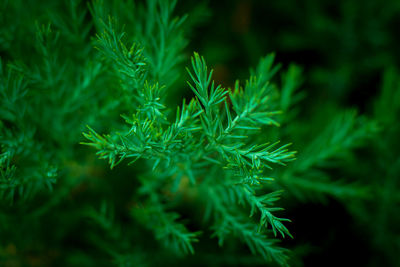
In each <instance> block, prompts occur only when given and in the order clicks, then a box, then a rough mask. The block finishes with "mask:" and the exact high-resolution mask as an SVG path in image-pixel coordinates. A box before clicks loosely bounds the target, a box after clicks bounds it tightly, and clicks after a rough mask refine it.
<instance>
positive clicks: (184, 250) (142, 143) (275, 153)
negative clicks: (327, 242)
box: [0, 0, 400, 266]
mask: <svg viewBox="0 0 400 267" xmlns="http://www.w3.org/2000/svg"><path fill="white" fill-rule="evenodd" d="M36 2H37V1H33V0H31V1H30V0H28V1H19V0H17V1H3V2H2V3H1V4H0V13H1V14H2V16H0V57H1V58H0V237H1V238H0V265H1V266H3V265H4V266H112V265H117V266H181V265H182V266H192V265H207V266H226V265H240V266H241V265H249V266H253V265H265V264H268V265H269V264H271V265H279V266H289V265H293V266H299V265H300V266H301V264H302V261H303V260H304V263H305V264H307V263H308V262H307V260H306V259H307V255H306V251H307V246H308V245H310V246H319V245H320V244H314V243H313V240H312V239H310V240H302V239H301V235H302V234H303V233H302V231H303V232H305V230H304V229H301V228H300V226H299V223H298V221H296V220H293V222H292V218H297V219H299V217H300V218H305V219H303V220H305V221H306V222H307V224H308V223H309V224H311V225H314V224H313V223H314V221H315V218H316V217H318V216H320V215H319V213H318V211H316V210H312V212H311V214H313V216H316V217H310V218H309V214H306V213H304V214H303V212H302V207H303V205H306V204H308V203H322V204H323V205H325V206H323V207H324V209H327V210H328V211H329V212H331V210H330V207H331V206H329V205H331V203H332V202H338V203H340V204H339V205H340V206H341V207H343V209H344V210H345V211H346V212H348V213H349V214H351V222H352V224H354V225H355V227H357V228H359V229H361V230H359V231H360V233H361V234H363V235H366V236H368V237H369V239H368V240H367V241H366V243H367V244H368V245H367V246H368V247H369V248H370V249H371V250H373V251H376V256H375V255H374V256H371V259H372V260H371V265H374V264H375V265H376V264H377V262H379V260H381V259H382V262H383V263H384V264H385V265H387V266H389V265H390V264H392V263H396V262H397V260H398V259H397V258H396V255H397V254H396V252H397V251H398V250H399V249H400V245H399V244H400V239H399V238H398V237H397V236H398V235H396V234H398V233H399V230H400V229H399V228H398V226H399V225H400V217H399V216H398V214H397V213H398V209H397V207H398V203H399V201H400V195H399V192H398V190H399V186H400V183H399V179H398V177H400V161H399V153H398V151H399V149H398V148H399V147H400V142H399V138H398V137H399V135H400V126H399V123H398V122H397V120H398V118H399V117H400V93H399V92H400V79H399V78H398V73H399V72H398V69H397V67H398V66H396V65H395V63H394V61H390V62H391V63H392V64H391V65H392V66H385V67H386V68H385V70H383V69H381V67H382V66H383V65H385V64H384V61H382V58H385V57H386V56H385V55H386V54H385V53H384V52H382V54H379V55H377V56H376V57H375V56H374V55H369V56H370V58H369V60H370V61H369V62H370V63H368V62H364V61H363V62H361V63H360V64H359V63H358V61H357V60H354V62H353V61H352V60H350V61H351V62H349V60H348V59H347V58H346V55H348V54H351V53H352V52H353V51H354V49H353V48H352V45H351V39H349V40H347V39H346V38H344V39H342V38H341V35H342V32H341V31H339V30H337V29H344V33H345V34H346V36H349V35H351V33H352V31H350V30H349V29H350V28H351V27H350V26H349V27H347V26H346V25H353V23H355V22H354V21H352V20H350V18H351V16H350V13H351V12H350V11H349V10H350V9H352V7H354V6H356V4H355V2H354V1H350V2H349V3H348V4H343V3H342V2H341V1H340V3H341V7H342V9H341V10H340V12H339V13H340V14H344V19H345V20H346V19H347V20H349V21H348V24H346V23H344V22H341V23H335V22H334V21H330V19H329V17H328V18H327V19H324V18H322V17H320V14H323V13H324V12H325V11H323V10H324V9H323V4H316V3H314V1H310V2H309V4H310V5H311V6H315V10H313V9H311V8H310V7H308V8H307V9H306V10H307V12H308V14H311V15H312V16H311V17H308V18H307V20H306V21H304V24H301V23H300V22H299V23H300V24H301V27H300V28H302V29H306V33H307V34H306V37H303V36H301V35H299V34H295V33H290V32H289V33H288V32H285V33H282V34H281V33H277V36H278V37H279V38H276V40H275V39H273V38H271V39H273V40H274V41H271V42H276V43H284V45H282V47H283V50H284V51H296V49H301V47H311V48H313V49H315V50H317V51H320V52H321V53H325V54H324V58H327V59H329V60H327V62H334V64H333V65H335V66H336V64H338V62H339V63H340V62H342V61H343V62H344V63H343V64H344V65H343V66H344V67H343V68H344V69H347V70H349V69H350V70H351V71H348V72H346V73H345V74H346V75H348V76H346V75H345V76H341V75H342V74H343V73H341V72H340V70H338V69H335V71H333V72H332V73H330V72H329V69H326V68H322V67H321V68H320V69H319V67H318V66H314V67H313V68H311V69H310V68H309V67H308V66H307V65H306V66H305V67H300V66H298V65H296V64H291V63H290V64H286V62H285V63H284V64H282V65H281V64H276V63H275V61H276V57H277V58H278V59H279V58H280V55H279V54H278V56H276V55H275V54H273V53H271V54H268V55H267V56H265V57H262V58H260V59H259V60H258V61H259V62H258V64H257V65H256V67H255V68H254V69H251V70H250V75H249V77H248V79H247V80H244V81H243V80H236V82H231V81H226V80H224V79H223V78H221V66H220V65H218V64H211V65H213V67H210V65H207V63H206V60H205V58H204V57H202V56H200V54H199V53H196V52H194V53H193V56H192V57H191V58H190V57H189V56H188V54H189V52H188V51H189V50H191V49H192V48H193V47H194V49H193V50H198V49H200V42H199V40H196V39H195V41H194V42H193V44H192V46H190V47H189V49H188V48H187V46H188V45H189V42H188V37H193V36H192V35H193V33H198V32H197V30H196V29H195V28H194V27H195V26H196V24H197V23H198V22H200V21H202V20H203V18H204V17H206V16H208V14H209V12H208V9H207V8H205V5H204V4H202V3H200V4H195V5H192V3H191V2H188V3H189V4H188V3H183V2H182V3H177V1H175V0H171V1H164V0H147V1H145V3H142V2H139V1H137V2H136V1H129V0H128V1H125V0H120V1H102V0H94V1H92V2H90V3H88V4H87V3H86V2H84V1H79V0H69V1H61V2H53V1H43V3H41V5H38V4H37V3H36ZM367 2H368V3H369V4H368V7H366V8H365V9H363V11H362V14H364V13H365V14H369V12H370V10H372V9H371V8H372V7H373V6H374V4H371V3H372V0H369V1H367ZM284 3H292V0H285V1H283V4H284ZM186 5H188V6H190V10H187V9H186V7H187V6H186ZM260 5H261V6H262V5H263V4H260ZM268 5H271V6H272V7H274V8H278V7H281V5H282V4H281V3H273V4H268ZM378 6H379V5H378ZM393 7H394V10H397V9H396V8H398V5H397V4H396V5H393ZM278 9H279V8H278ZM321 10H322V11H321ZM292 11H293V10H291V11H290V12H289V11H288V12H289V14H291V16H292V21H299V20H300V21H302V20H301V19H299V16H298V14H297V13H298V12H297V11H298V10H296V12H297V13H296V14H293V13H292ZM186 12H188V15H181V16H177V14H182V13H186ZM243 12H244V11H243ZM387 14H389V15H390V16H389V17H390V18H391V19H392V18H394V17H395V12H394V11H393V12H388V13H387ZM379 16H380V17H382V16H383V15H382V14H380V15H379ZM219 17H221V19H226V16H225V15H224V16H220V15H218V16H214V18H215V19H219ZM309 20H310V21H309ZM215 21H216V20H215ZM320 22H321V23H322V25H325V26H326V25H328V26H329V27H328V28H329V29H330V31H328V32H327V33H326V34H328V35H329V34H331V35H332V36H334V37H335V38H336V39H340V40H341V42H340V44H342V41H343V42H346V40H347V41H349V42H350V44H349V47H347V46H346V47H347V48H348V50H346V49H345V50H340V51H339V52H338V56H337V59H336V58H334V57H336V54H334V53H332V49H328V48H326V47H330V46H326V45H324V41H326V40H323V38H316V36H318V34H320V33H321V29H319V28H318V27H320V26H318V25H320V24H318V23H320ZM376 22H377V24H376V25H378V26H377V27H378V28H382V27H384V26H385V25H387V24H389V22H388V21H387V20H384V19H381V20H379V21H376ZM357 23H361V24H362V23H364V22H357ZM365 23H367V22H366V21H365ZM216 24H217V23H216ZM315 25H317V26H315ZM215 26H216V27H219V26H218V25H215ZM372 28H373V27H372ZM337 33H339V34H337ZM199 35H201V38H202V39H204V40H205V42H209V43H210V44H211V46H213V42H215V41H214V40H213V38H211V37H212V33H210V32H208V33H207V32H205V33H204V37H203V34H199ZM367 35H368V34H366V33H364V32H363V33H362V34H361V36H358V38H360V39H361V40H364V39H365V40H364V41H366V42H367V43H368V44H370V45H371V47H372V50H375V48H376V47H380V46H379V45H380V44H385V43H387V42H388V40H389V39H390V38H391V36H384V35H385V34H383V35H379V36H380V38H378V39H377V40H373V39H371V38H369V37H368V36H367ZM210 36H211V37H210ZM260 36H261V35H260ZM379 36H378V37H379ZM214 37H215V36H214ZM270 37H271V36H270ZM339 37H340V38H339ZM249 38H250V39H251V37H249ZM307 38H308V39H309V40H306V39H307ZM335 38H334V39H335ZM328 39H329V38H328ZM282 40H290V42H289V41H285V42H284V41H282ZM253 41H254V40H253ZM249 43H254V44H253V46H252V47H253V48H254V47H258V46H259V45H258V44H257V42H249ZM293 44H294V45H293ZM343 45H345V44H343ZM197 47H199V48H197ZM202 50H203V49H202ZM204 50H205V51H202V53H201V54H206V55H211V56H210V57H207V59H209V60H208V61H211V62H213V59H216V58H217V59H218V58H224V55H225V56H226V55H229V48H228V47H227V51H222V50H221V51H219V52H218V53H221V55H217V56H215V55H214V57H213V56H212V54H213V53H210V52H208V53H207V49H204ZM328 50H329V51H328ZM256 52H257V49H253V50H252V52H249V53H248V54H249V56H248V55H247V54H246V55H245V54H243V55H241V57H242V58H247V57H249V58H250V57H255V56H254V53H256ZM218 53H217V54H218ZM328 54H329V55H328ZM333 55H334V56H333ZM259 56H260V54H259V53H257V55H256V57H257V58H259ZM351 58H352V59H353V57H351ZM354 58H355V59H358V58H359V57H358V54H357V55H355V56H354ZM244 61H246V60H244ZM366 61H368V60H366ZM371 62H372V63H374V64H372V63H371ZM356 64H357V65H356ZM358 64H359V65H358ZM185 65H186V66H187V68H186V71H185V69H184V66H185ZM286 65H287V67H286ZM282 66H285V67H282ZM358 66H360V68H361V69H362V70H365V71H366V72H367V73H369V72H372V71H377V70H379V72H378V73H382V85H381V90H380V91H379V92H378V93H377V94H376V95H373V97H371V101H370V103H369V104H370V105H365V106H370V108H365V110H360V111H358V110H357V108H356V107H353V106H352V107H350V106H349V105H348V103H345V102H344V101H342V102H341V103H338V99H339V100H343V98H344V97H345V94H344V93H343V92H344V91H345V88H347V87H350V85H351V84H352V83H351V82H350V78H349V77H351V76H352V74H355V75H357V74H358V71H356V70H355V69H356V67H358ZM241 67H242V66H241ZM213 69H214V70H213ZM343 75H344V74H343ZM339 76H340V77H339ZM332 77H333V78H335V77H336V78H337V77H339V78H340V79H338V80H337V81H335V82H332V80H335V79H333V78H332ZM185 80H187V82H186V83H185ZM221 81H224V84H226V85H227V86H224V85H222V84H220V83H222V82H221ZM308 81H311V82H308ZM225 82H226V83H225ZM330 82H331V83H332V84H330V85H329V86H327V87H326V88H328V89H327V90H328V91H327V92H328V94H329V92H330V93H332V88H331V87H332V86H333V87H335V88H339V89H340V90H339V91H338V92H337V94H333V95H334V97H332V98H331V99H329V100H327V98H328V97H326V96H325V95H323V93H322V94H321V93H317V92H316V90H314V89H315V88H314V89H311V90H308V88H307V86H314V85H315V84H322V85H327V84H329V83H330ZM304 84H305V85H304ZM229 85H230V86H229ZM300 88H302V89H300ZM319 89H320V90H321V91H323V90H325V87H321V88H319ZM338 95H339V96H338ZM96 155H97V158H100V159H103V160H105V161H104V162H103V161H99V160H97V158H96ZM305 203H306V204H305ZM282 207H285V209H284V208H282ZM298 210H299V211H298ZM297 212H298V213H300V215H299V214H297ZM333 216H337V215H336V214H334V215H333ZM337 217H338V221H339V220H342V217H340V215H339V216H337ZM320 219H321V218H319V217H318V220H317V221H318V224H321V225H320V226H319V227H320V228H321V229H325V228H328V225H325V224H324V225H322V224H323V223H322V222H321V223H320V221H321V220H320ZM371 221H373V223H371ZM291 229H295V231H293V230H291ZM312 230H313V231H314V230H315V231H317V230H318V229H312ZM326 231H328V230H326ZM307 235H308V233H307ZM328 235H329V232H323V236H328ZM299 236H300V238H299ZM327 239H328V238H327ZM324 249H325V248H323V249H322V250H324ZM335 249H336V248H335ZM335 252H336V250H335ZM309 254H310V255H313V254H312V253H310V252H309ZM155 255H156V256H155Z"/></svg>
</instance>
